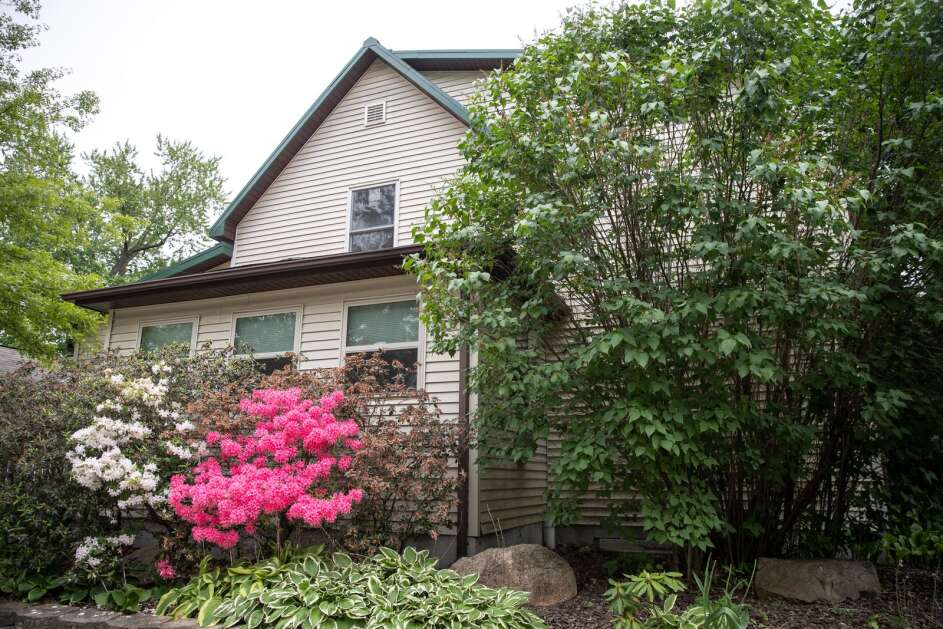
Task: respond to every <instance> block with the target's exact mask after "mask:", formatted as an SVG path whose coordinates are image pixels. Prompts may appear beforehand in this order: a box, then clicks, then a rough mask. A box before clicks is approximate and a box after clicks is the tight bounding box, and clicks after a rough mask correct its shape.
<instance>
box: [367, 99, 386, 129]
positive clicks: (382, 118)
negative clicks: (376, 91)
mask: <svg viewBox="0 0 943 629" xmlns="http://www.w3.org/2000/svg"><path fill="white" fill-rule="evenodd" d="M384 122H386V101H385V100H383V101H380V102H379V103H370V104H369V105H366V106H364V108H363V126H365V127H372V126H373V125H377V124H383V123H384Z"/></svg>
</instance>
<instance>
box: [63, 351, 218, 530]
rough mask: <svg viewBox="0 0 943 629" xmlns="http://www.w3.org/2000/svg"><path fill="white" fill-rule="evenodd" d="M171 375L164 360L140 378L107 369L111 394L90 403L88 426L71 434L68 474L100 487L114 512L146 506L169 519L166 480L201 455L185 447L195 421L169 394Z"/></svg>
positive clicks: (88, 485)
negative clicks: (91, 412) (111, 501)
mask: <svg viewBox="0 0 943 629" xmlns="http://www.w3.org/2000/svg"><path fill="white" fill-rule="evenodd" d="M173 374H174V367H172V366H171V365H169V364H168V363H167V362H165V361H163V360H160V361H157V362H154V364H153V365H151V366H150V369H149V373H148V374H147V375H144V376H139V377H128V376H126V375H125V374H123V373H120V372H116V371H115V370H112V369H106V370H105V374H104V375H105V382H106V385H107V391H108V392H109V393H110V394H111V395H110V396H109V397H107V398H105V399H104V400H103V401H102V402H100V403H99V404H98V405H97V406H96V407H95V411H96V413H97V414H96V415H95V416H94V417H93V418H92V423H91V424H90V425H88V426H86V427H85V428H81V429H79V430H77V431H75V432H74V433H72V437H71V439H72V441H73V442H74V444H75V445H74V447H73V449H72V450H71V451H70V452H69V454H68V455H67V456H68V459H69V462H70V463H71V465H72V476H73V478H74V479H75V481H76V482H78V483H79V484H80V485H82V486H83V487H85V488H87V489H91V490H103V491H105V492H106V493H107V494H108V495H109V496H111V497H112V498H114V499H115V509H117V510H118V511H123V512H127V511H128V510H130V509H133V508H140V507H145V508H147V509H148V510H149V511H150V512H151V513H150V514H151V516H159V517H160V518H161V519H165V520H166V519H169V518H170V513H169V512H168V511H167V510H166V502H167V480H168V479H169V478H170V475H171V474H173V473H176V472H178V471H180V470H181V469H186V468H187V467H188V465H190V462H191V461H192V460H193V459H194V458H197V457H199V456H201V455H202V454H203V450H201V449H200V448H199V447H196V448H194V447H193V446H191V445H190V439H189V435H190V433H191V432H192V431H193V429H194V424H193V422H191V421H189V420H188V419H186V418H185V409H184V407H183V405H182V403H181V402H180V401H179V400H175V399H171V398H170V396H169V395H168V392H169V390H170V386H171V381H172V378H173ZM114 515H115V516H117V514H114Z"/></svg>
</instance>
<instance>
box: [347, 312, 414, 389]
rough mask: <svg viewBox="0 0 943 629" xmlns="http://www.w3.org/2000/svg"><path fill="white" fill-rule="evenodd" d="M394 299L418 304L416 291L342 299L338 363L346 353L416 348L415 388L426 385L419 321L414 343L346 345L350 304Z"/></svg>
mask: <svg viewBox="0 0 943 629" xmlns="http://www.w3.org/2000/svg"><path fill="white" fill-rule="evenodd" d="M396 301H415V302H416V305H417V307H418V306H419V298H418V297H417V296H416V293H402V294H399V295H384V296H383V297H365V298H363V299H347V300H344V307H343V309H342V313H341V353H340V364H342V365H343V364H344V360H345V358H346V357H347V354H356V353H372V352H377V351H381V350H385V349H412V348H413V347H415V348H416V388H417V389H423V388H425V386H426V360H425V358H426V330H425V327H424V326H423V325H422V321H421V320H420V321H419V333H418V334H417V338H416V342H415V343H381V344H377V345H347V316H348V315H347V313H348V310H350V307H351V306H370V305H373V304H388V303H392V302H396Z"/></svg>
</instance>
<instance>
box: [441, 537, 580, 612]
mask: <svg viewBox="0 0 943 629" xmlns="http://www.w3.org/2000/svg"><path fill="white" fill-rule="evenodd" d="M452 570H455V571H456V572H458V573H459V574H462V575H465V574H472V573H475V574H477V575H478V581H479V583H482V584H483V585H487V586H488V587H493V588H501V587H503V588H510V589H512V590H519V591H521V592H528V593H529V594H530V603H531V604H532V605H554V604H556V603H560V602H563V601H565V600H568V599H571V598H573V597H574V596H576V576H575V575H574V574H573V568H571V567H570V564H568V563H567V562H566V561H564V560H563V558H562V557H560V555H558V554H557V553H555V552H553V551H552V550H550V549H549V548H545V547H543V546H540V545H539V544H518V545H516V546H508V547H507V548H489V549H488V550H485V551H483V552H480V553H478V554H477V555H474V556H472V557H463V558H462V559H459V560H458V561H456V562H455V563H454V564H452Z"/></svg>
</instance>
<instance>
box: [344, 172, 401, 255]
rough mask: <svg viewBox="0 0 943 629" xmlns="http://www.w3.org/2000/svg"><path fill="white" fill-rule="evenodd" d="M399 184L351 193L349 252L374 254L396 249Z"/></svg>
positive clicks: (360, 189)
mask: <svg viewBox="0 0 943 629" xmlns="http://www.w3.org/2000/svg"><path fill="white" fill-rule="evenodd" d="M398 197H399V184H397V183H387V184H383V185H380V186H372V187H369V188H354V189H352V190H351V191H350V217H349V223H348V242H347V250H348V251H350V252H351V253H356V252H358V251H375V250H377V249H389V248H391V247H395V246H396V210H397V207H396V206H397V200H398Z"/></svg>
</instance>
